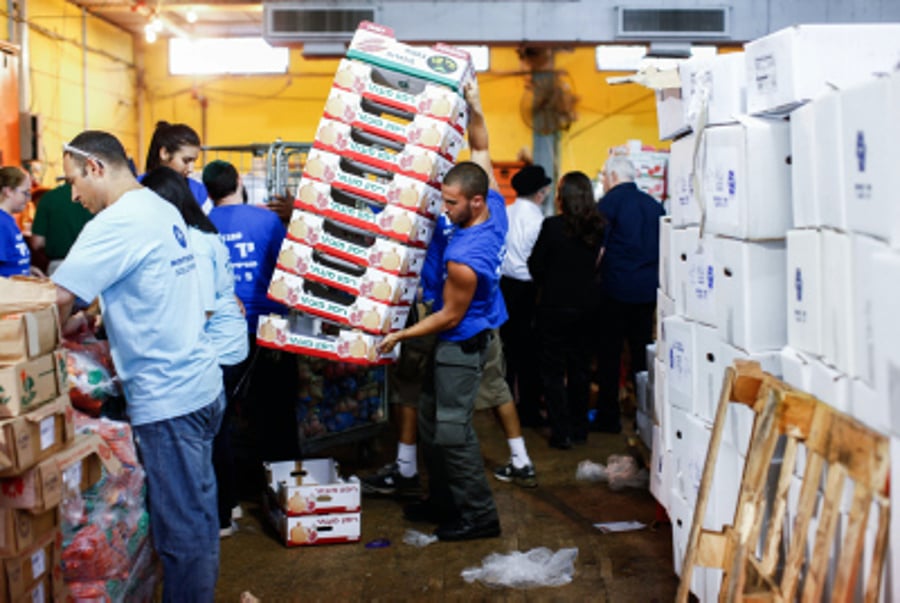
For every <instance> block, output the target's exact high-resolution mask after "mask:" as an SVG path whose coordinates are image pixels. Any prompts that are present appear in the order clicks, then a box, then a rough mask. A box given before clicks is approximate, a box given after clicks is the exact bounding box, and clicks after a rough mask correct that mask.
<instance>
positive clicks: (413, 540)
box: [403, 530, 438, 548]
mask: <svg viewBox="0 0 900 603" xmlns="http://www.w3.org/2000/svg"><path fill="white" fill-rule="evenodd" d="M437 539H438V537H437V536H435V535H433V534H423V533H422V532H419V531H418V530H406V532H405V533H404V534H403V542H404V543H406V544H409V545H412V546H417V547H419V548H422V547H425V546H428V545H429V544H431V543H432V542H437Z"/></svg>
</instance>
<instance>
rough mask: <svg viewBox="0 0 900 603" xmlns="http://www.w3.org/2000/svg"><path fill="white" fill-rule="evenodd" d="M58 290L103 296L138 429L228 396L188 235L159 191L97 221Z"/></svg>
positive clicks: (134, 195) (129, 197) (120, 204)
mask: <svg viewBox="0 0 900 603" xmlns="http://www.w3.org/2000/svg"><path fill="white" fill-rule="evenodd" d="M53 281H54V282H56V284H58V285H59V286H61V287H64V288H66V289H68V290H69V291H71V292H72V293H73V294H75V295H76V296H78V297H79V298H81V299H85V300H92V299H94V298H96V297H98V296H99V298H100V307H101V309H102V311H103V320H104V324H105V325H106V333H107V335H108V337H109V343H110V350H111V352H112V358H113V362H115V366H116V371H117V372H118V374H119V377H120V378H121V379H122V385H123V387H124V389H125V398H126V400H127V402H128V414H129V416H130V418H131V422H132V423H133V424H135V425H142V424H145V423H153V422H156V421H162V420H165V419H171V418H174V417H180V416H183V415H186V414H189V413H192V412H194V411H196V410H198V409H200V408H203V407H204V406H207V405H208V404H211V403H212V402H213V401H215V399H216V397H217V396H218V395H219V394H220V393H221V392H222V371H221V370H220V369H219V363H218V357H217V355H216V352H215V350H214V349H213V347H212V344H211V342H210V340H209V337H208V336H207V335H206V333H205V332H204V330H203V325H204V322H205V321H206V317H205V315H204V313H203V306H202V304H201V303H200V285H199V282H198V279H197V260H196V257H195V255H194V251H193V249H192V247H191V244H190V240H189V239H188V229H187V226H185V224H184V220H182V218H181V214H180V213H179V212H178V210H177V209H175V207H174V206H173V205H172V204H171V203H169V202H168V201H165V200H163V199H162V198H161V197H159V196H158V195H157V194H156V193H154V192H153V191H151V190H149V189H145V188H140V189H136V190H133V191H129V192H127V193H125V194H124V195H122V196H121V197H120V198H119V199H118V200H117V201H116V202H115V203H113V204H112V205H110V206H109V207H107V208H106V209H104V210H103V211H101V212H100V213H98V214H97V215H96V216H94V219H93V220H91V221H90V222H88V223H87V225H85V227H84V229H83V230H82V231H81V234H80V235H79V236H78V239H77V240H76V241H75V244H74V245H73V246H72V249H71V250H70V251H69V255H68V256H66V259H65V260H64V261H63V263H62V264H61V265H60V267H59V268H58V269H57V270H56V272H54V273H53Z"/></svg>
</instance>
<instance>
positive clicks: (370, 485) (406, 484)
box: [360, 463, 422, 497]
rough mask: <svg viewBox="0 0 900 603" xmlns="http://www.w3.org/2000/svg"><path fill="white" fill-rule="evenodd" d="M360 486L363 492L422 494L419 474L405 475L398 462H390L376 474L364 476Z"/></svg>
mask: <svg viewBox="0 0 900 603" xmlns="http://www.w3.org/2000/svg"><path fill="white" fill-rule="evenodd" d="M360 486H361V487H362V492H363V494H394V495H396V496H404V497H411V496H421V495H422V485H421V484H420V483H419V475H418V474H416V475H414V476H412V477H403V476H402V475H401V474H400V470H399V469H398V468H397V463H388V464H387V465H385V466H384V467H382V468H381V469H380V470H379V471H378V473H376V474H375V475H369V476H366V477H364V478H362V479H361V480H360Z"/></svg>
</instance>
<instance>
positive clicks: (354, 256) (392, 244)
mask: <svg viewBox="0 0 900 603" xmlns="http://www.w3.org/2000/svg"><path fill="white" fill-rule="evenodd" d="M287 236H288V238H289V239H291V240H294V241H300V242H301V243H305V244H307V245H309V246H310V247H312V248H313V249H318V250H321V251H324V252H326V253H328V254H330V255H333V256H335V257H339V258H341V259H342V260H347V261H348V262H353V263H354V264H357V265H359V266H371V267H373V268H377V269H378V270H381V271H382V272H387V273H389V274H398V275H401V276H416V275H418V274H419V273H420V272H421V271H422V266H423V265H424V263H425V255H426V251H425V249H421V248H417V247H410V246H409V245H403V244H401V243H399V242H397V241H392V240H390V239H385V238H383V237H380V236H376V235H375V234H374V233H371V232H360V231H358V230H357V229H355V228H353V227H351V226H347V225H342V224H340V223H339V222H336V221H332V220H328V219H326V218H323V217H322V216H318V215H316V214H314V213H310V212H307V211H303V210H300V209H295V210H294V212H293V214H291V221H290V223H289V224H288V229H287Z"/></svg>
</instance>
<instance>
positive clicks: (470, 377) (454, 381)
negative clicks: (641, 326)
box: [380, 84, 508, 540]
mask: <svg viewBox="0 0 900 603" xmlns="http://www.w3.org/2000/svg"><path fill="white" fill-rule="evenodd" d="M465 94H466V100H467V101H468V103H469V110H470V114H469V115H470V117H469V146H470V148H471V161H466V162H462V163H459V164H457V165H456V166H454V167H453V169H451V170H450V171H449V172H448V173H447V175H446V176H445V177H444V181H443V184H442V189H441V194H442V196H443V199H444V212H445V215H446V217H447V219H448V221H449V222H450V223H451V224H452V227H450V228H448V229H438V230H439V232H436V233H435V240H433V241H432V246H433V249H432V254H431V255H432V262H430V263H429V264H428V266H427V267H426V271H427V272H428V273H427V274H425V275H423V283H424V285H425V287H426V288H427V289H429V291H430V292H434V294H435V304H434V312H433V313H432V314H430V315H429V316H428V317H426V318H425V319H423V320H421V321H420V322H418V323H416V324H414V325H412V326H411V327H408V328H405V329H402V330H400V331H396V332H394V333H391V334H389V335H387V336H386V337H385V338H384V340H383V341H382V344H381V347H380V349H381V351H382V352H387V351H390V350H392V349H393V348H394V346H395V345H396V344H397V343H398V342H400V341H403V340H405V339H409V338H412V337H421V336H423V335H428V334H431V333H437V334H438V343H437V347H436V349H435V352H434V362H433V370H432V371H431V373H430V374H429V375H427V376H426V381H425V384H424V386H423V390H422V395H421V397H420V399H419V419H418V423H419V441H420V442H421V444H422V450H423V454H424V457H425V462H426V465H427V467H428V489H429V497H428V499H427V500H425V501H422V502H420V503H415V504H413V505H409V506H408V507H407V508H406V511H405V512H406V515H407V517H408V518H410V519H413V520H417V519H425V520H429V521H435V522H437V523H438V524H439V525H438V528H437V530H436V531H435V535H436V536H437V537H438V538H439V539H440V540H469V539H473V538H490V537H495V536H499V535H500V521H499V518H498V516H497V508H496V506H495V505H494V499H493V495H492V493H491V489H490V486H489V485H488V482H487V478H486V477H485V473H484V464H483V462H482V460H481V449H480V447H479V444H478V437H477V435H476V434H475V430H474V429H473V427H472V413H473V410H474V403H475V396H476V394H477V393H478V387H479V384H480V382H481V373H482V369H483V367H484V362H485V358H486V355H487V347H488V343H489V341H490V337H491V336H492V335H491V331H492V330H494V329H497V328H498V327H499V326H500V325H501V324H502V323H503V322H504V321H505V320H506V318H507V315H506V306H505V305H504V303H503V297H502V295H501V294H500V265H501V263H502V261H503V257H504V255H505V254H506V248H505V241H506V231H507V226H508V225H507V219H506V208H505V206H504V202H503V198H502V197H501V196H500V195H499V193H496V191H495V190H489V189H490V188H494V189H496V188H498V186H497V183H496V181H495V180H494V178H493V169H492V165H491V159H490V154H489V153H488V133H487V127H486V125H485V121H484V113H483V111H482V109H481V101H480V99H479V95H478V88H477V85H475V84H472V85H469V86H467V87H466V90H465ZM491 185H493V186H491ZM441 250H443V253H442V254H441V253H440V251H441ZM438 257H441V258H442V259H441V260H440V261H434V260H435V258H438ZM438 292H440V294H438Z"/></svg>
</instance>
